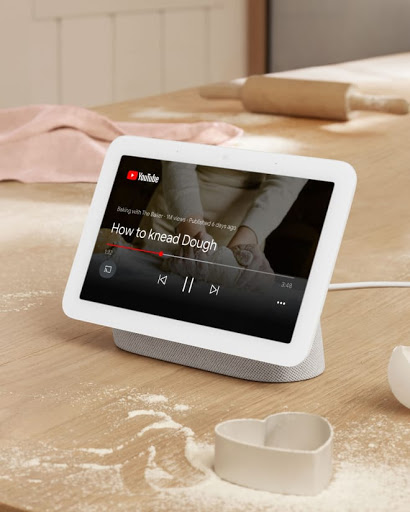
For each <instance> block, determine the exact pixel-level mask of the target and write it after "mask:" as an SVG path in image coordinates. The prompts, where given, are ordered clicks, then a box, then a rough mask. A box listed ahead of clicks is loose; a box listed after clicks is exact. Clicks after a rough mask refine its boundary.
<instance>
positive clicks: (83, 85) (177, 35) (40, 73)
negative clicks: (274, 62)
mask: <svg viewBox="0 0 410 512" xmlns="http://www.w3.org/2000/svg"><path fill="white" fill-rule="evenodd" d="M245 74H246V1H245V0H0V107H7V106H18V105H24V104H28V103H73V104H78V105H85V106H92V105H100V104H105V103H112V102H115V101H123V100H127V99H132V98H137V97H142V96H148V95H154V94H158V93H163V92H167V91H171V90H175V89H181V88H184V87H190V86H194V85H199V84H202V83H208V82H214V81H219V80H227V79H232V78H236V77H239V76H244V75H245Z"/></svg>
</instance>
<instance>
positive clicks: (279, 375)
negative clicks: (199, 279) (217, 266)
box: [113, 325, 325, 382]
mask: <svg viewBox="0 0 410 512" xmlns="http://www.w3.org/2000/svg"><path fill="white" fill-rule="evenodd" d="M113 336H114V343H115V344H116V345H117V347H119V348H121V349H122V350H126V351H128V352H133V353H134V354H139V355H141V356H146V357H152V358H154V359H160V360H162V361H168V362H170V363H176V364H182V365H184V366H190V367H191V368H198V369H200V370H206V371H208V372H214V373H219V374H222V375H228V376H230V377H236V378H238V379H245V380H253V381H258V382H296V381H300V380H307V379H312V378H313V377H317V376H318V375H320V374H321V373H323V371H324V369H325V359H324V352H323V341H322V330H321V328H320V325H319V328H318V330H317V332H316V336H315V339H314V341H313V344H312V349H311V351H310V353H309V355H308V357H307V358H306V359H305V360H304V361H302V362H301V363H300V364H298V365H296V366H289V367H288V366H278V365H275V364H270V363H264V362H261V361H255V360H254V359H247V358H244V357H238V356H234V355H231V354H222V353H220V352H215V351H214V350H208V349H204V348H198V347H193V346H191V345H185V344H183V343H176V342H175V341H167V340H163V339H159V338H152V337H150V336H144V335H142V334H136V333H133V332H128V331H121V330H119V329H113Z"/></svg>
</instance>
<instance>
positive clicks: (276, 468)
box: [214, 412, 333, 495]
mask: <svg viewBox="0 0 410 512" xmlns="http://www.w3.org/2000/svg"><path fill="white" fill-rule="evenodd" d="M332 445H333V429H332V426H331V425H330V423H329V422H328V421H327V419H325V418H322V416H317V415H316V414H307V413H303V412H282V413H278V414H272V415H271V416H268V417H267V418H265V419H264V420H255V419H237V420H228V421H224V422H222V423H219V424H218V425H217V426H216V427H215V463H214V466H215V472H216V473H217V475H219V477H220V478H222V479H224V480H228V481H229V482H232V483H235V484H238V485H243V486H245V487H251V488H253V489H259V490H264V491H270V492H276V493H282V494H303V495H314V494H318V493H319V492H320V491H322V490H323V489H324V488H325V487H326V486H327V485H328V483H329V482H330V479H331V477H332Z"/></svg>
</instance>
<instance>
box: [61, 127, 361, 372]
mask: <svg viewBox="0 0 410 512" xmlns="http://www.w3.org/2000/svg"><path fill="white" fill-rule="evenodd" d="M123 155H128V156H136V157H143V158H153V159H158V160H167V161H177V162H184V163H194V164H202V165H209V166H215V167H227V168H231V169H238V170H243V171H249V172H259V173H265V174H278V175H282V176H294V177H300V178H308V179H315V180H323V181H330V182H333V183H334V189H333V193H332V197H331V200H330V204H329V207H328V212H327V215H326V218H325V222H324V225H323V228H322V233H321V236H320V240H319V244H318V247H317V250H316V254H315V257H314V261H313V265H312V269H311V272H310V276H309V279H308V283H307V286H306V290H305V294H304V297H303V300H302V304H301V307H300V311H299V315H298V318H297V322H296V325H295V329H294V332H293V336H292V340H291V342H290V343H283V342H279V341H273V340H268V339H265V338H258V337H255V336H249V335H246V334H240V333H236V332H231V331H225V330H222V329H217V328H214V327H208V326H202V325H199V324H193V323H190V322H187V321H181V320H174V319H172V318H165V317H162V316H157V315H153V314H148V313H142V312H138V311H131V310H127V309H121V308H118V307H114V306H109V305H105V304H97V303H94V302H89V301H86V300H82V299H80V293H81V289H82V286H83V283H84V279H85V276H86V273H87V269H88V266H89V263H90V259H91V256H92V253H93V250H94V245H95V242H96V238H97V235H98V232H99V229H100V226H101V222H102V219H103V216H104V212H105V209H106V206H107V202H108V200H109V197H110V194H111V189H112V186H113V183H114V180H115V177H116V174H117V170H118V166H119V163H120V160H121V157H122V156H123ZM355 186H356V173H355V171H354V169H353V167H352V166H351V165H349V164H347V163H345V162H341V161H336V160H325V159H321V158H311V157H301V156H292V155H280V154H274V153H265V152H260V151H249V150H245V149H237V148H227V147H220V146H208V145H202V144H192V143H186V142H173V141H166V140H159V139H148V138H143V137H133V136H121V137H118V138H117V139H115V140H114V142H112V144H111V145H110V147H109V148H108V150H107V153H106V156H105V160H104V163H103V166H102V169H101V174H100V177H99V179H98V183H97V186H96V189H95V192H94V197H93V199H92V202H91V206H90V209H89V212H88V216H87V219H86V222H85V225H84V229H83V232H82V235H81V239H80V243H79V245H78V249H77V253H76V255H75V258H74V262H73V265H72V269H71V273H70V276H69V279H68V282H67V286H66V289H65V293H64V298H63V309H64V312H65V314H66V315H67V316H69V317H71V318H74V319H77V320H83V321H86V322H92V323H95V324H99V325H104V326H107V327H112V328H116V329H121V330H123V331H131V332H137V333H140V334H144V335H148V336H153V337H156V338H163V339H167V340H170V341H175V342H178V343H184V344H187V345H192V346H195V347H200V348H205V349H210V350H213V351H216V352H223V353H226V354H232V355H235V356H239V357H245V358H249V359H254V360H257V361H263V362H266V363H271V364H276V365H281V366H295V365H297V364H299V363H301V362H302V361H303V360H304V359H305V358H306V357H307V356H308V354H309V352H310V349H311V346H312V343H313V339H314V336H315V333H316V330H317V328H318V324H319V321H320V315H321V312H322V308H323V304H324V301H325V298H326V293H327V289H328V286H329V282H330V279H331V276H332V272H333V267H334V264H335V261H336V257H337V253H338V250H339V246H340V243H341V240H342V236H343V232H344V228H345V225H346V221H347V218H348V215H349V211H350V206H351V202H352V200H353V195H354V191H355Z"/></svg>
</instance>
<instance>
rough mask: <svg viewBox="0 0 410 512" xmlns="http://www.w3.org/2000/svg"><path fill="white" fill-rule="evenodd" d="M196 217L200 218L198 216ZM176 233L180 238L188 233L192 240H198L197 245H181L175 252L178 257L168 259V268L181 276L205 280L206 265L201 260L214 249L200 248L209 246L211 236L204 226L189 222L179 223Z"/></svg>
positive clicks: (211, 239) (207, 257)
mask: <svg viewBox="0 0 410 512" xmlns="http://www.w3.org/2000/svg"><path fill="white" fill-rule="evenodd" d="M191 218H193V217H191ZM198 219H199V220H202V219H200V218H199V217H198ZM177 233H178V234H180V235H181V240H183V238H184V236H185V235H189V237H190V238H191V239H192V240H196V241H197V242H198V246H199V247H191V246H190V245H189V244H188V245H181V246H180V249H179V252H178V253H177V254H176V256H179V258H170V259H169V260H168V268H169V270H170V271H171V272H175V273H176V274H179V275H181V276H189V277H195V278H196V279H198V280H202V281H205V280H206V279H207V275H208V265H207V264H206V263H202V261H206V260H208V259H209V257H210V256H211V254H212V253H213V252H214V249H209V250H206V251H204V250H203V249H202V248H203V247H207V246H211V243H212V241H213V238H212V236H211V235H209V234H208V233H207V231H206V229H205V227H204V226H200V225H197V224H193V223H191V222H183V223H181V224H179V226H178V228H177Z"/></svg>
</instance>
